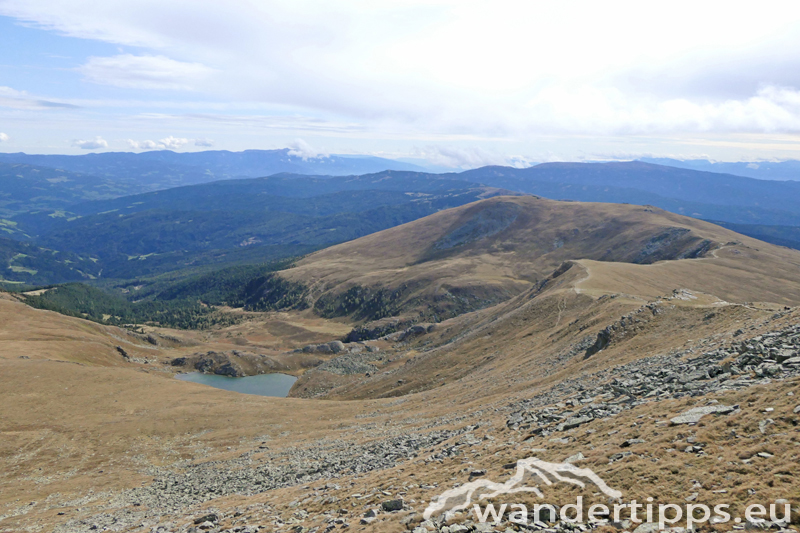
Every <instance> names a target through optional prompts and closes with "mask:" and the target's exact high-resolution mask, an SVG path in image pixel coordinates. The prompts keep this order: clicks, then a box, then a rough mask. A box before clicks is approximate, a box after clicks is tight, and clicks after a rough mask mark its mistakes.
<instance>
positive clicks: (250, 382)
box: [175, 372, 297, 398]
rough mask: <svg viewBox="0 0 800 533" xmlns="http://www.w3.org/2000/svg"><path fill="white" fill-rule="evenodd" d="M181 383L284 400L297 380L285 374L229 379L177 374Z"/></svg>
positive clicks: (214, 376) (208, 375) (205, 375)
mask: <svg viewBox="0 0 800 533" xmlns="http://www.w3.org/2000/svg"><path fill="white" fill-rule="evenodd" d="M175 377H176V378H178V379H180V380H181V381H191V382H192V383H200V384H201V385H208V386H209V387H215V388H217V389H224V390H229V391H233V392H241V393H242V394H256V395H258V396H278V397H280V398H285V397H286V396H288V394H289V389H291V388H292V385H294V382H295V381H297V378H296V377H294V376H287V375H286V374H261V375H258V376H247V377H244V378H231V377H228V376H218V375H216V374H202V373H200V372H192V373H191V374H178V375H177V376H175Z"/></svg>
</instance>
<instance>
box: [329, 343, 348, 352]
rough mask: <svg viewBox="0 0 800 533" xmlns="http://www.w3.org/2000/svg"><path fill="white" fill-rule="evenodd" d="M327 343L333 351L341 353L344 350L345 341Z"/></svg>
mask: <svg viewBox="0 0 800 533" xmlns="http://www.w3.org/2000/svg"><path fill="white" fill-rule="evenodd" d="M327 345H328V347H330V350H331V351H332V352H333V353H341V352H343V351H344V343H343V342H342V341H333V342H329V343H328V344H327Z"/></svg>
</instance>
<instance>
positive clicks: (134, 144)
mask: <svg viewBox="0 0 800 533" xmlns="http://www.w3.org/2000/svg"><path fill="white" fill-rule="evenodd" d="M128 146H130V147H131V149H133V150H155V149H156V148H158V147H159V145H158V143H157V142H155V141H134V140H133V139H128Z"/></svg>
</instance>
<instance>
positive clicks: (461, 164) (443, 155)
mask: <svg viewBox="0 0 800 533" xmlns="http://www.w3.org/2000/svg"><path fill="white" fill-rule="evenodd" d="M414 155H415V157H421V158H422V159H425V160H427V161H428V162H429V163H431V164H434V165H438V166H443V167H450V168H460V169H470V168H478V167H485V166H488V165H502V166H510V167H516V168H525V167H529V166H531V163H532V162H531V161H530V160H528V159H527V158H525V157H523V156H507V155H503V154H499V153H496V152H489V151H486V150H483V149H481V148H478V147H471V148H457V147H453V146H427V147H425V148H416V149H415V150H414Z"/></svg>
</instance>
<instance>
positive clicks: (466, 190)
mask: <svg viewBox="0 0 800 533" xmlns="http://www.w3.org/2000/svg"><path fill="white" fill-rule="evenodd" d="M275 152H280V153H281V154H282V155H281V154H277V155H276V153H275ZM275 152H258V151H254V152H253V153H248V152H240V153H231V152H201V153H194V154H176V153H174V152H149V153H145V154H97V155H96V156H91V157H90V156H76V157H75V158H71V157H72V156H25V157H26V158H31V159H30V161H31V162H37V163H40V164H41V163H43V162H45V163H48V162H49V163H51V164H55V163H57V162H61V161H66V162H68V163H70V164H71V169H70V170H66V169H55V168H53V167H43V166H35V165H31V164H29V163H1V162H0V236H5V237H6V238H8V239H15V240H18V241H19V240H22V241H27V242H28V245H29V246H28V248H26V249H25V250H22V249H21V248H20V246H19V245H17V244H13V243H12V242H11V241H8V242H5V244H3V242H0V252H2V251H3V249H4V250H5V252H4V253H2V254H0V256H2V257H3V258H5V261H6V265H7V267H6V270H5V271H2V270H0V276H1V277H2V279H6V280H12V281H18V282H19V281H30V282H35V283H47V282H52V281H56V280H58V281H63V280H65V279H69V278H70V276H74V277H75V279H92V278H97V279H108V278H114V279H131V278H140V277H142V276H159V275H162V274H165V273H168V272H174V271H179V270H185V269H197V268H202V269H208V268H212V267H213V268H218V267H220V266H225V265H229V264H246V263H258V262H263V261H269V260H275V259H280V258H285V257H289V256H295V255H300V254H304V253H308V252H309V251H311V250H315V249H320V248H324V247H327V246H330V245H332V244H336V243H340V242H344V241H348V240H352V239H355V238H358V237H361V236H363V235H367V234H370V233H374V232H376V231H380V230H382V229H386V228H389V227H393V226H396V225H399V224H403V223H406V222H410V221H412V220H416V219H418V218H420V217H424V216H427V215H430V214H432V213H435V212H437V211H440V210H442V209H447V208H451V207H457V206H460V205H464V204H467V203H470V202H474V201H477V200H479V199H482V198H487V197H491V196H498V195H509V194H516V195H519V194H532V195H536V196H541V197H545V198H551V199H556V200H574V201H575V200H576V201H585V202H604V203H629V204H639V205H652V206H655V207H660V208H662V209H665V210H667V211H671V212H674V213H678V214H682V215H687V216H691V217H694V218H699V219H705V220H710V221H716V222H717V223H719V224H723V225H725V226H726V227H728V228H731V229H734V230H735V231H738V232H740V233H743V234H746V235H751V236H754V237H756V238H759V239H762V240H765V241H768V242H772V243H775V244H781V245H785V246H790V247H795V246H800V241H799V240H798V239H800V233H799V232H798V228H800V202H798V201H797V200H798V199H800V182H798V181H775V180H763V179H753V178H748V177H742V176H735V175H730V174H720V173H716V172H705V171H697V170H692V169H686V168H677V167H673V166H664V165H655V164H651V163H645V162H641V161H634V162H622V163H619V162H613V163H546V164H541V165H536V166H534V167H530V168H525V169H518V168H511V167H499V166H490V167H483V168H479V169H475V170H469V171H466V172H460V173H445V174H432V173H426V172H419V171H409V170H383V171H380V172H374V173H367V174H362V175H352V174H348V175H344V176H335V175H332V174H328V175H317V176H309V175H302V174H298V173H296V172H292V173H288V172H284V173H279V174H274V175H272V176H269V177H259V178H231V177H230V175H231V174H232V173H242V172H251V173H255V172H257V170H255V169H256V168H262V169H263V168H267V167H266V166H262V167H257V165H256V164H255V163H258V162H261V163H264V165H266V163H265V161H268V160H270V158H271V157H273V156H276V157H277V159H278V160H280V158H281V157H284V156H286V158H285V161H284V163H285V164H286V165H289V166H291V165H302V164H307V165H311V166H314V165H317V166H316V167H315V168H317V169H319V168H321V167H320V166H319V165H323V164H328V165H330V167H329V168H334V167H336V168H338V169H339V170H344V169H345V168H347V167H346V166H344V165H345V163H347V164H350V163H353V161H356V160H357V158H348V157H345V158H336V157H332V158H328V159H330V160H329V161H328V162H327V163H321V162H319V161H317V162H313V161H311V160H303V159H302V158H294V156H291V157H289V156H288V155H287V153H285V152H286V151H275ZM12 155H13V154H12ZM106 156H108V157H106ZM37 158H41V159H37ZM126 158H127V160H130V161H133V162H134V163H135V164H132V167H131V168H128V167H126V165H125V164H124V161H125V160H126ZM0 159H2V157H0ZM103 161H106V162H107V163H108V165H107V166H102V164H100V163H102V162H103ZM92 162H94V163H92ZM176 162H182V163H180V164H179V163H176ZM254 162H255V163H254ZM89 163H92V164H94V165H95V166H94V167H91V166H90V165H89ZM185 163H186V164H185ZM188 163H192V164H193V165H196V166H189V165H188ZM290 163H291V165H290ZM373 163H374V164H376V165H377V164H381V163H379V162H375V161H372V162H365V161H361V162H358V163H357V165H362V164H363V165H366V164H373ZM353 164H355V163H353ZM136 165H139V166H136ZM148 165H149V166H148ZM181 165H183V166H182V167H181V168H191V169H194V170H192V172H195V176H199V175H201V174H202V176H203V178H202V179H206V180H208V179H210V178H209V176H212V175H214V176H216V175H217V174H220V175H225V176H226V179H223V180H216V181H211V182H209V183H199V184H193V185H184V186H181V187H172V188H166V189H159V187H162V186H163V185H164V183H166V181H164V180H167V178H168V176H172V174H170V173H171V172H173V171H174V170H175V169H176V168H177V167H179V166H181ZM203 165H204V166H203ZM337 165H338V166H337ZM91 168H94V169H95V170H96V171H98V172H100V174H101V175H100V176H97V175H94V174H90V173H87V172H86V171H87V170H89V169H91ZM148 168H149V169H151V170H152V174H147V173H146V172H145V174H147V176H148V177H147V179H146V180H145V182H144V184H142V183H140V182H139V178H137V177H133V176H135V175H138V174H137V173H140V172H144V171H145V170H146V169H148ZM132 169H133V170H132ZM198 169H203V170H202V172H200V170H198ZM215 172H216V173H217V174H214V173H215ZM154 176H155V177H154ZM184 178H185V176H184V177H181V178H180V179H181V180H183V179H184ZM143 179H144V178H143ZM170 179H171V178H170ZM176 179H177V178H176ZM192 179H195V178H192ZM196 179H201V178H199V177H196ZM148 180H149V181H148ZM167 181H168V180H167ZM179 181H180V180H179ZM153 188H155V189H159V190H150V189H153Z"/></svg>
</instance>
